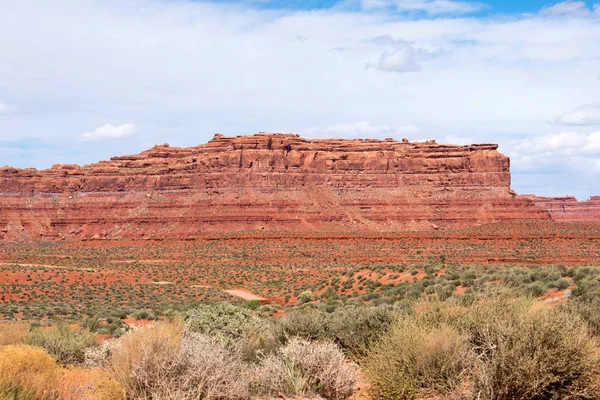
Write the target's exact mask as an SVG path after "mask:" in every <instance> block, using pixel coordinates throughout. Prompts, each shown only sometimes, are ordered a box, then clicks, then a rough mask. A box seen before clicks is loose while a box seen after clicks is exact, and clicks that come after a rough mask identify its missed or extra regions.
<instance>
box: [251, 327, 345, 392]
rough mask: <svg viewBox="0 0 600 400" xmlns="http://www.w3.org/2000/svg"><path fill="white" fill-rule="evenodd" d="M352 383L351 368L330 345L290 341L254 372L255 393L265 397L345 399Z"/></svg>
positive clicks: (332, 345)
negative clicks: (257, 392)
mask: <svg viewBox="0 0 600 400" xmlns="http://www.w3.org/2000/svg"><path fill="white" fill-rule="evenodd" d="M355 383H356V372H355V369H354V367H353V366H352V365H351V364H349V363H348V360H347V359H346V357H345V356H344V354H343V353H342V352H341V350H340V349H339V348H338V347H337V346H336V345H335V344H333V343H331V342H309V341H306V340H304V339H300V338H292V339H291V340H290V341H289V342H288V343H287V345H285V346H284V347H282V348H280V349H279V351H278V352H277V353H276V354H272V355H270V356H268V357H266V358H265V359H264V360H263V361H262V363H261V365H260V367H259V372H258V382H257V387H258V390H259V391H261V392H264V393H266V394H279V393H285V394H289V395H295V396H307V395H308V396H310V395H321V396H323V397H325V398H327V399H334V400H338V399H346V398H348V397H349V396H350V395H351V394H352V392H353V390H354V385H355Z"/></svg>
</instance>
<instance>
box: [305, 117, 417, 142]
mask: <svg viewBox="0 0 600 400" xmlns="http://www.w3.org/2000/svg"><path fill="white" fill-rule="evenodd" d="M418 132H419V128H418V127H417V126H416V125H404V126H391V125H377V124H372V123H370V122H369V121H360V122H356V123H340V124H335V125H331V126H326V127H315V128H311V129H309V130H308V131H307V136H309V137H340V136H346V137H357V138H358V137H360V138H367V137H368V138H386V137H391V136H396V137H397V138H398V137H400V136H402V135H415V134H417V133H418Z"/></svg>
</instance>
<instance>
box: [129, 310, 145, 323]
mask: <svg viewBox="0 0 600 400" xmlns="http://www.w3.org/2000/svg"><path fill="white" fill-rule="evenodd" d="M149 316H150V314H149V313H148V311H146V310H135V311H134V312H133V314H131V318H133V319H135V320H137V321H139V320H142V319H148V317H149Z"/></svg>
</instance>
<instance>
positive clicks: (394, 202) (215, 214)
mask: <svg viewBox="0 0 600 400" xmlns="http://www.w3.org/2000/svg"><path fill="white" fill-rule="evenodd" d="M509 164H510V163H509V159H508V157H506V156H504V155H502V154H501V153H499V152H498V150H497V145H494V144H479V145H468V146H457V145H439V144H437V143H436V142H435V141H427V142H422V143H411V142H409V141H408V140H405V139H404V140H402V141H395V140H392V139H386V140H374V139H355V140H346V139H329V140H308V139H303V138H301V137H299V136H298V135H292V134H266V133H260V134H256V135H249V136H237V137H225V136H222V135H219V134H217V135H215V137H214V138H213V139H212V140H210V141H209V142H208V143H207V144H204V145H200V146H195V147H189V148H175V147H170V146H169V145H160V146H155V147H153V148H152V149H150V150H147V151H144V152H142V153H141V154H137V155H129V156H120V157H113V158H111V159H110V160H109V161H101V162H98V163H95V164H90V165H86V166H83V167H80V166H77V165H55V166H53V167H52V168H50V169H47V170H36V169H15V168H10V167H4V168H0V202H1V204H0V238H5V239H6V238H8V239H24V240H27V239H30V240H31V239H34V240H35V239H43V240H48V239H50V240H52V239H86V238H159V237H160V238H162V237H172V238H188V237H194V236H197V235H201V234H202V233H209V232H223V231H241V230H256V229H268V230H283V231H295V230H303V231H311V230H333V231H350V230H352V231H365V230H366V231H382V230H385V231H393V230H405V229H444V228H451V227H463V226H468V225H472V224H478V223H484V222H493V221H502V220H511V219H549V218H550V217H551V216H554V215H555V212H554V211H553V209H552V207H554V206H552V207H550V208H549V210H550V211H546V210H545V209H544V208H548V207H546V205H547V204H554V203H552V202H546V203H544V202H543V201H541V200H538V199H533V198H529V197H525V196H516V195H515V193H514V192H512V191H511V190H510V169H509ZM594 201H595V202H596V203H594V204H596V205H594V206H593V207H596V208H594V209H595V210H596V211H597V200H594ZM574 207H575V206H574ZM593 207H592V208H593ZM575 208H576V207H575ZM570 215H572V217H573V218H577V215H579V214H578V212H575V211H574V212H573V213H571V214H570Z"/></svg>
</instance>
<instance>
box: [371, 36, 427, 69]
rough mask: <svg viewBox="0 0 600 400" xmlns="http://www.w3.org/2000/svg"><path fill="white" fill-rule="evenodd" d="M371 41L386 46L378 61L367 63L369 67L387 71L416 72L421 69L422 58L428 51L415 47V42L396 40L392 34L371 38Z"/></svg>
mask: <svg viewBox="0 0 600 400" xmlns="http://www.w3.org/2000/svg"><path fill="white" fill-rule="evenodd" d="M369 43H371V44H374V45H376V46H382V47H386V49H385V50H384V51H383V52H382V53H381V54H380V56H379V60H378V61H377V62H376V63H367V68H375V69H378V70H379V71H385V72H399V73H404V72H415V71H419V70H420V69H421V65H420V64H419V61H420V58H421V57H422V56H423V55H424V54H425V53H426V52H425V51H424V50H422V49H417V48H415V46H414V44H413V43H410V42H407V41H404V40H395V39H393V38H392V37H390V36H381V37H376V38H374V39H371V40H370V41H369Z"/></svg>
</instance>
